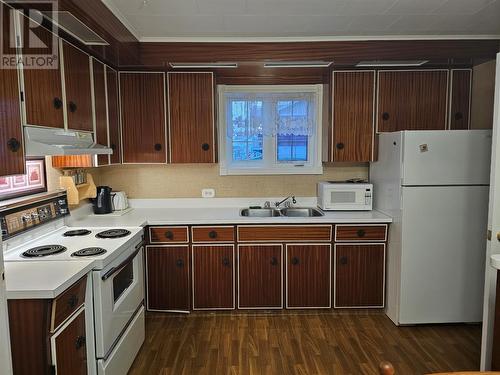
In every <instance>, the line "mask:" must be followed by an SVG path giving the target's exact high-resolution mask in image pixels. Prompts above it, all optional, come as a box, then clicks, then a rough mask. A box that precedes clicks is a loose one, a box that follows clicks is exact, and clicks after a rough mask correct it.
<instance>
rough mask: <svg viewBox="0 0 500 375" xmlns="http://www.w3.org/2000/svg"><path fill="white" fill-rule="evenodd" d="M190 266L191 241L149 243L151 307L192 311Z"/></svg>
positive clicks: (148, 291) (148, 301) (148, 280)
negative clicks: (178, 243) (154, 244)
mask: <svg viewBox="0 0 500 375" xmlns="http://www.w3.org/2000/svg"><path fill="white" fill-rule="evenodd" d="M189 269H190V267H189V245H184V246H181V245H166V246H158V247H150V246H148V247H147V248H146V272H147V304H148V309H149V310H164V311H189V307H190V303H189V296H190V293H189Z"/></svg>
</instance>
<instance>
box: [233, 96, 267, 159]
mask: <svg viewBox="0 0 500 375" xmlns="http://www.w3.org/2000/svg"><path fill="white" fill-rule="evenodd" d="M262 107H263V103H262V101H258V100H233V101H231V106H230V108H231V109H230V110H231V116H230V118H231V122H232V124H231V129H232V147H233V150H232V158H233V160H234V161H245V160H262V158H263V154H262V153H263V152H262V148H263V141H262V140H263V130H262V129H263V125H262V122H263V113H262V111H263V109H262Z"/></svg>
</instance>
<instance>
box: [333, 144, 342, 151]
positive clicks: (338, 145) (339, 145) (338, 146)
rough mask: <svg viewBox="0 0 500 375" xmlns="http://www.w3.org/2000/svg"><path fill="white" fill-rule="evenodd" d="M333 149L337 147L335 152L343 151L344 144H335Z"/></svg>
mask: <svg viewBox="0 0 500 375" xmlns="http://www.w3.org/2000/svg"><path fill="white" fill-rule="evenodd" d="M335 147H337V150H343V149H344V144H343V143H337V144H336V145H335Z"/></svg>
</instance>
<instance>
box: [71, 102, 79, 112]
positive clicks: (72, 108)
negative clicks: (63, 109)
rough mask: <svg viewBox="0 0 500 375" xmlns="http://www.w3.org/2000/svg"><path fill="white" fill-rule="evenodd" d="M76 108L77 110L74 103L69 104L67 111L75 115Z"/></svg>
mask: <svg viewBox="0 0 500 375" xmlns="http://www.w3.org/2000/svg"><path fill="white" fill-rule="evenodd" d="M77 108H78V107H77V105H76V103H75V102H69V111H70V112H71V113H75V112H76V110H77Z"/></svg>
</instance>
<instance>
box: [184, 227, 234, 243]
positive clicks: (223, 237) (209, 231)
mask: <svg viewBox="0 0 500 375" xmlns="http://www.w3.org/2000/svg"><path fill="white" fill-rule="evenodd" d="M191 231H192V232H191V234H192V238H193V242H234V227H233V226H232V225H231V226H219V227H192V228H191Z"/></svg>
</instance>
